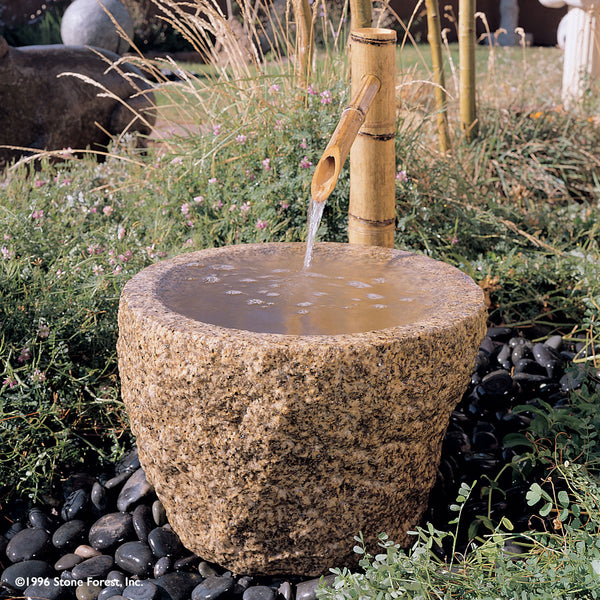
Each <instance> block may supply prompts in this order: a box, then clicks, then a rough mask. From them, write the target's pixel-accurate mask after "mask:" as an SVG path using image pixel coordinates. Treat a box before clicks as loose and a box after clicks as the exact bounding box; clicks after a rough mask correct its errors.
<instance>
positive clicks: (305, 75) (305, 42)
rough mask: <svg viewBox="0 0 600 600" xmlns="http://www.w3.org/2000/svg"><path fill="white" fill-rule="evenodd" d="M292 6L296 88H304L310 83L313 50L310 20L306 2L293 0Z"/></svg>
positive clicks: (305, 0) (306, 0)
mask: <svg viewBox="0 0 600 600" xmlns="http://www.w3.org/2000/svg"><path fill="white" fill-rule="evenodd" d="M293 6H294V18H295V21H296V47H297V51H296V52H297V54H296V56H297V65H296V81H297V84H298V87H301V88H306V86H307V85H308V83H309V81H310V70H311V64H312V56H313V50H314V37H313V28H312V18H311V13H310V7H309V5H308V0H293Z"/></svg>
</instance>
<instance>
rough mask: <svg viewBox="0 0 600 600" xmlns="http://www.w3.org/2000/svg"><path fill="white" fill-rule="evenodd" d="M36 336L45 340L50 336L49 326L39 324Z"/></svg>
mask: <svg viewBox="0 0 600 600" xmlns="http://www.w3.org/2000/svg"><path fill="white" fill-rule="evenodd" d="M38 335H39V336H40V337H41V338H47V337H48V336H49V335H50V325H48V324H47V323H40V324H39V325H38Z"/></svg>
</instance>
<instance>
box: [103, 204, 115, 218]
mask: <svg viewBox="0 0 600 600" xmlns="http://www.w3.org/2000/svg"><path fill="white" fill-rule="evenodd" d="M113 210H114V209H113V207H112V206H105V207H104V208H103V209H102V212H103V213H104V214H105V215H106V216H107V217H110V215H112V214H113Z"/></svg>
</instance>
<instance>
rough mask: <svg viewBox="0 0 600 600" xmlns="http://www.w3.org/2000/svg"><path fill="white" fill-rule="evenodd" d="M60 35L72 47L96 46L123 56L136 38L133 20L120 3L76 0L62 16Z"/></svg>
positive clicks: (110, 0)
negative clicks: (134, 37) (130, 41)
mask: <svg viewBox="0 0 600 600" xmlns="http://www.w3.org/2000/svg"><path fill="white" fill-rule="evenodd" d="M60 35H61V37H62V41H63V43H64V44H66V45H69V46H95V47H97V48H104V49H105V50H110V51H111V52H116V53H117V54H123V53H125V52H127V50H128V49H129V45H130V44H129V41H128V40H132V39H133V21H132V20H131V17H130V16H129V13H128V12H127V9H126V8H125V7H124V6H123V5H122V4H121V3H120V2H118V0H75V2H73V4H71V5H70V6H69V8H67V10H66V11H65V14H64V15H63V18H62V22H61V25H60Z"/></svg>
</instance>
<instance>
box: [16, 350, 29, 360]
mask: <svg viewBox="0 0 600 600" xmlns="http://www.w3.org/2000/svg"><path fill="white" fill-rule="evenodd" d="M30 358H31V350H29V348H22V349H21V353H20V354H19V356H18V357H17V362H20V363H24V362H25V361H28V360H29V359H30Z"/></svg>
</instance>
